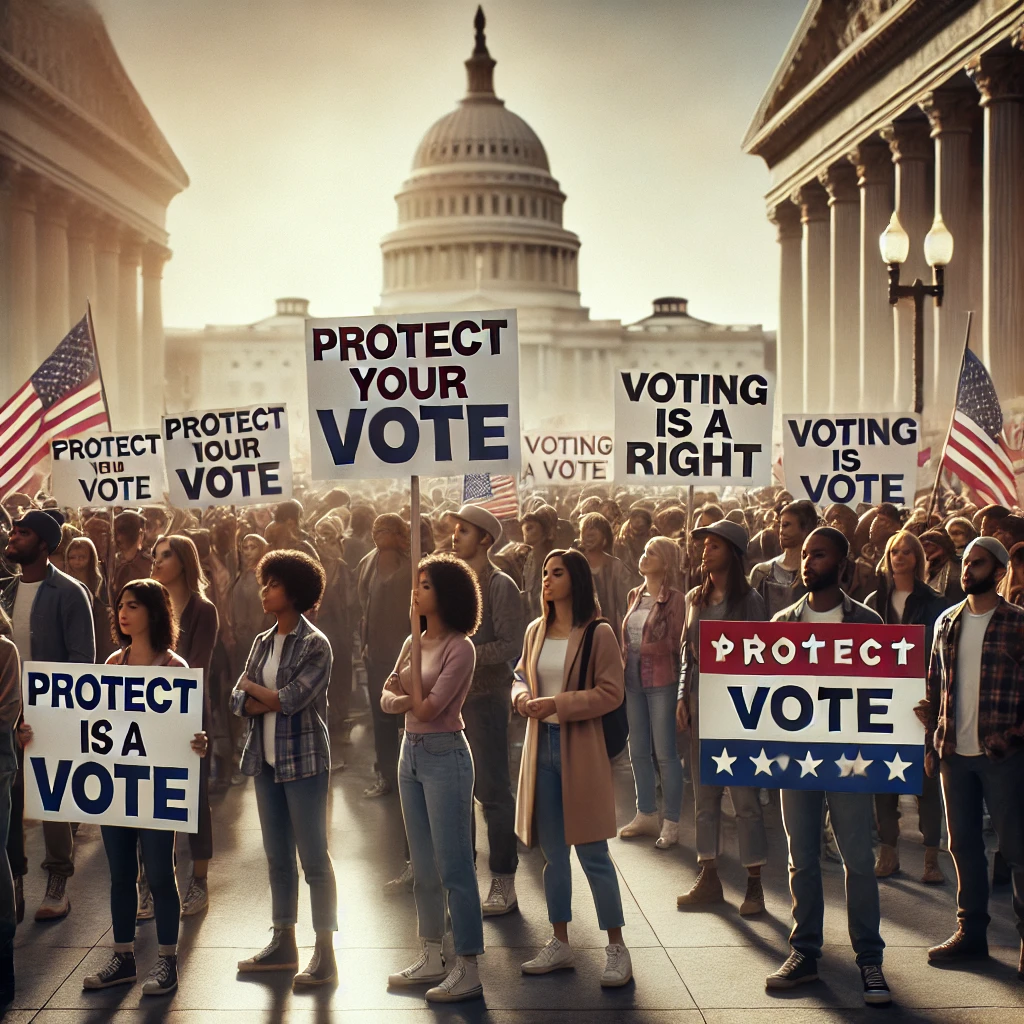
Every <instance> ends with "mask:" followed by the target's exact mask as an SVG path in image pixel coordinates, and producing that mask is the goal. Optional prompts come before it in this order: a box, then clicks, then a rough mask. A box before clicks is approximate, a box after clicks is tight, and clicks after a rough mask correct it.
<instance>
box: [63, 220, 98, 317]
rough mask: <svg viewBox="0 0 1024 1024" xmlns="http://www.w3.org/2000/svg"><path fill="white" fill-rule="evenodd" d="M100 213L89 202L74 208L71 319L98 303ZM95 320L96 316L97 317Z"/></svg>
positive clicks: (70, 252) (70, 234) (70, 226)
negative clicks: (93, 210)
mask: <svg viewBox="0 0 1024 1024" xmlns="http://www.w3.org/2000/svg"><path fill="white" fill-rule="evenodd" d="M96 224H97V221H96V216H95V214H94V213H93V212H92V210H91V209H90V208H89V207H88V206H86V205H85V204H81V203H79V204H76V205H75V206H73V207H72V208H71V217H70V221H69V224H68V281H69V290H68V321H69V323H73V324H76V323H78V321H79V320H81V319H82V317H83V316H85V309H86V305H87V304H91V305H92V306H93V307H95V305H96ZM94 320H95V316H94Z"/></svg>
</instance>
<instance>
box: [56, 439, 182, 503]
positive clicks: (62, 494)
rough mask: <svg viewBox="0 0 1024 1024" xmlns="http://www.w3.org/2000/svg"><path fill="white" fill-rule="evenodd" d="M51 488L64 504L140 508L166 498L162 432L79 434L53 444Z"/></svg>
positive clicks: (58, 499)
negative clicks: (140, 503)
mask: <svg viewBox="0 0 1024 1024" xmlns="http://www.w3.org/2000/svg"><path fill="white" fill-rule="evenodd" d="M50 481H51V482H50V490H51V492H52V493H53V496H54V497H55V498H56V499H57V504H59V505H68V506H76V505H92V506H112V505H135V504H138V503H139V502H159V501H163V499H164V492H165V491H166V490H167V481H166V478H165V476H164V452H163V443H162V442H161V440H160V432H159V431H157V430H139V431H135V432H126V433H123V434H116V433H102V434H79V435H78V436H77V437H60V438H55V439H54V440H52V441H51V442H50Z"/></svg>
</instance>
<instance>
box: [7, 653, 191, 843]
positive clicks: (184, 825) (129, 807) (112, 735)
mask: <svg viewBox="0 0 1024 1024" xmlns="http://www.w3.org/2000/svg"><path fill="white" fill-rule="evenodd" d="M21 688H22V707H23V709H24V716H25V722H26V723H27V724H28V725H30V726H31V727H32V732H33V738H32V742H31V743H30V744H29V745H28V747H26V749H25V815H26V817H28V818H41V819H42V820H44V821H90V822H94V823H96V824H99V825H129V826H132V827H135V828H160V829H173V830H174V831H176V832H196V831H198V829H199V761H200V758H199V757H198V755H196V754H194V753H193V752H192V750H191V748H190V746H189V743H190V742H191V740H192V737H193V736H194V735H195V733H197V732H199V731H200V730H201V729H202V727H203V672H202V669H193V668H178V667H176V666H174V665H169V666H167V667H153V668H150V667H143V666H138V665H131V666H128V665H77V664H68V663H63V662H61V663H49V662H41V661H28V662H25V664H24V666H23V668H22V675H21Z"/></svg>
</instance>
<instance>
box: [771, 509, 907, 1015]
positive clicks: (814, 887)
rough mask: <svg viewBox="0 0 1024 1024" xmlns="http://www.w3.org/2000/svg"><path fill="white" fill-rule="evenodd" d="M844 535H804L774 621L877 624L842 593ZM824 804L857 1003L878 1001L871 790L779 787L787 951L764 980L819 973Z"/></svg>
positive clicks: (788, 984)
mask: <svg viewBox="0 0 1024 1024" xmlns="http://www.w3.org/2000/svg"><path fill="white" fill-rule="evenodd" d="M849 550H850V542H849V541H848V540H847V539H846V536H845V535H844V534H843V533H841V532H840V531H839V530H836V529H834V528H833V527H831V526H821V527H819V528H818V529H817V530H814V531H812V532H811V533H810V534H808V536H807V539H806V540H805V541H804V544H803V548H802V550H801V553H800V580H801V582H802V583H803V585H804V587H805V588H806V589H807V594H806V595H805V596H803V597H801V598H800V600H799V601H797V602H796V604H793V605H790V606H789V607H788V608H784V609H783V610H782V611H780V612H778V613H777V614H776V615H775V616H774V618H773V619H772V621H773V622H858V623H872V624H876V625H881V622H882V620H881V618H880V617H879V616H878V615H877V614H876V613H875V612H873V611H872V610H871V609H870V608H868V607H866V606H865V605H862V604H860V603H859V602H858V601H854V600H853V598H852V597H850V596H849V594H845V593H843V590H842V588H841V587H840V586H839V575H840V572H841V570H842V567H843V565H844V563H845V562H846V558H847V555H848V554H849ZM825 805H827V806H828V811H829V817H830V819H831V822H832V830H833V831H834V832H835V836H836V842H837V843H838V845H839V850H840V852H841V853H842V856H843V863H844V865H845V867H846V915H847V920H848V923H849V929H850V939H851V941H852V943H853V950H854V953H855V954H856V956H857V966H858V967H859V968H860V974H861V981H862V983H863V987H864V1002H866V1003H868V1004H870V1005H874V1006H884V1005H886V1004H887V1003H889V1002H890V1001H891V998H890V995H889V986H888V985H887V984H886V981H885V976H884V975H883V974H882V951H883V950H884V949H885V943H884V942H883V941H882V936H881V934H880V931H879V924H880V920H881V908H880V906H879V901H878V879H877V878H876V877H875V853H874V850H873V849H872V846H871V830H872V828H873V826H874V821H875V801H874V797H873V796H872V795H871V794H870V793H828V792H825V791H823V790H802V789H784V790H782V819H783V823H784V824H785V827H786V838H787V841H788V843H789V888H790V892H791V894H792V896H793V930H792V932H791V933H790V936H789V944H790V946H791V947H792V950H793V951H792V953H790V955H789V959H787V960H786V962H785V963H784V964H783V965H782V966H781V967H780V968H779V969H778V970H777V971H775V972H774V973H773V974H769V975H768V977H767V979H766V980H765V985H766V987H767V988H769V989H789V988H795V987H796V986H797V985H802V984H804V983H805V982H810V981H816V980H817V978H818V960H819V958H820V957H821V952H822V944H823V942H824V936H823V921H824V913H825V895H824V891H823V889H822V882H821V821H822V810H823V807H824V806H825Z"/></svg>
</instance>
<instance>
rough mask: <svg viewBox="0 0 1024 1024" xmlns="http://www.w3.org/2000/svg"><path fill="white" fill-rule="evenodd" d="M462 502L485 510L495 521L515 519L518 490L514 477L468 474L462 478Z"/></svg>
mask: <svg viewBox="0 0 1024 1024" xmlns="http://www.w3.org/2000/svg"><path fill="white" fill-rule="evenodd" d="M462 501H463V504H466V505H479V506H480V507H481V508H485V509H487V511H488V512H490V513H491V515H492V516H494V517H495V519H515V518H516V516H518V515H519V490H518V488H517V487H516V478H515V477H514V476H507V475H505V474H493V473H469V474H467V475H466V476H464V477H463V478H462Z"/></svg>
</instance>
